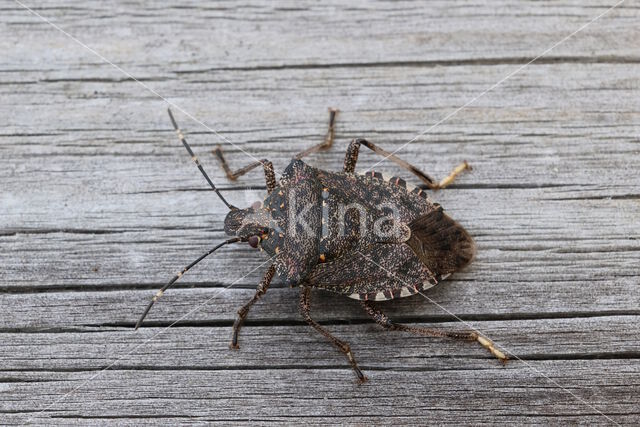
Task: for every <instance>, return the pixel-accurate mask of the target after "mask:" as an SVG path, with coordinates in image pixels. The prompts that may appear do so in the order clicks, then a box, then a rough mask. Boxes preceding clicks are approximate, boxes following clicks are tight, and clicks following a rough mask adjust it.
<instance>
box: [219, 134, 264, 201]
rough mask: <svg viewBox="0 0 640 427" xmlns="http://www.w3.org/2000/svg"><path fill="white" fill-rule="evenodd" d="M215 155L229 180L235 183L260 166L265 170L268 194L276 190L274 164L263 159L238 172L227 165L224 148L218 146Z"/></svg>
mask: <svg viewBox="0 0 640 427" xmlns="http://www.w3.org/2000/svg"><path fill="white" fill-rule="evenodd" d="M213 154H215V155H216V156H217V157H218V159H219V160H220V164H221V165H222V169H224V172H225V173H226V174H227V178H229V179H230V180H231V181H235V180H236V179H238V177H240V176H242V175H244V174H245V173H247V172H249V171H251V170H253V169H255V168H257V167H258V166H262V168H263V169H264V177H265V180H266V182H267V192H269V193H271V192H272V191H273V189H274V188H276V173H275V171H274V170H273V164H272V163H271V162H270V161H269V160H267V159H262V160H258V161H255V162H253V163H250V164H248V165H247V166H245V167H243V168H240V169H238V170H237V171H235V172H234V171H232V170H231V168H230V167H229V164H228V163H227V160H226V159H225V158H224V155H223V154H222V147H221V146H220V145H218V146H217V147H216V148H215V150H213Z"/></svg>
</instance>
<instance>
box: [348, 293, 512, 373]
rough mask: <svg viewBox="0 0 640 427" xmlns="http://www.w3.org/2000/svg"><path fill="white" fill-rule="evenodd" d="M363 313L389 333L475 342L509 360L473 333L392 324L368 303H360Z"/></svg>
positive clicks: (498, 356)
mask: <svg viewBox="0 0 640 427" xmlns="http://www.w3.org/2000/svg"><path fill="white" fill-rule="evenodd" d="M360 302H361V303H362V306H363V307H364V309H365V311H366V312H367V314H369V316H371V317H372V318H373V320H375V321H376V323H377V324H379V325H380V326H382V327H383V328H385V329H387V330H390V331H404V332H411V333H414V334H418V335H424V336H428V337H446V338H453V339H458V340H465V341H477V342H479V343H480V344H481V345H482V346H483V347H484V348H486V349H487V350H489V351H490V352H491V354H493V355H494V356H495V357H496V358H498V359H499V360H500V361H501V362H503V363H504V362H507V360H509V358H508V357H507V356H505V355H504V353H502V352H501V351H500V350H498V349H497V348H495V346H494V344H493V342H491V340H490V339H488V338H485V337H483V336H482V335H480V334H478V333H477V332H475V331H461V332H447V331H439V330H436V329H427V328H421V327H416V326H407V325H403V324H401V323H393V322H392V321H391V320H390V319H389V317H387V315H386V314H384V313H383V312H381V311H380V310H378V309H377V308H375V307H374V306H373V304H372V303H371V302H369V301H360Z"/></svg>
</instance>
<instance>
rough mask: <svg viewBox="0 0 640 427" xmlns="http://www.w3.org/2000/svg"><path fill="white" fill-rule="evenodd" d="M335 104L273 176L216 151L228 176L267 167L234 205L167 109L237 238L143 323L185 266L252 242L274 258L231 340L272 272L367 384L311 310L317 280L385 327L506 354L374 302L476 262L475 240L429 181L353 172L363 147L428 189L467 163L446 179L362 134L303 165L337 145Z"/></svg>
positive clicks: (469, 334) (470, 335)
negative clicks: (317, 163) (262, 189)
mask: <svg viewBox="0 0 640 427" xmlns="http://www.w3.org/2000/svg"><path fill="white" fill-rule="evenodd" d="M336 112H337V111H336V110H330V118H329V131H328V133H327V136H326V138H325V140H324V142H322V143H321V144H318V145H315V146H313V147H311V148H309V149H307V150H305V151H303V152H301V153H299V154H298V155H297V156H295V157H294V159H293V160H292V161H291V163H290V164H289V166H288V167H287V168H286V169H285V171H284V173H283V175H282V177H281V178H280V179H279V180H276V176H275V172H274V169H273V165H272V164H271V162H270V161H268V160H261V161H257V162H254V163H252V164H250V165H248V166H246V167H244V168H242V169H239V170H238V171H236V172H232V171H231V169H230V168H229V166H228V164H227V162H226V161H225V158H224V156H223V154H222V150H221V148H220V147H218V148H217V149H216V150H214V153H215V154H216V155H217V157H218V158H219V160H220V162H221V164H222V167H223V169H224V171H225V172H226V174H227V176H228V177H229V178H230V179H231V180H235V179H237V178H238V177H239V176H241V175H243V174H245V173H247V172H248V171H250V170H252V169H254V168H256V167H259V166H262V167H263V169H264V174H265V177H266V184H267V195H266V196H265V198H264V203H263V204H257V205H256V204H254V205H253V206H251V207H249V208H246V209H239V208H236V207H235V206H233V205H231V204H229V203H228V202H227V201H226V200H225V198H224V197H223V196H222V194H220V192H219V191H218V189H217V188H216V187H215V185H214V184H213V182H212V181H211V179H210V178H209V177H208V175H207V174H206V172H205V171H204V169H203V167H202V165H201V164H200V161H199V160H198V158H197V157H196V156H195V155H194V153H193V151H192V150H191V148H190V147H189V145H188V144H187V141H186V140H185V138H184V136H183V134H182V132H181V131H180V128H179V127H178V125H177V123H176V121H175V119H174V117H173V115H172V113H171V111H170V110H169V117H170V119H171V122H172V124H173V126H174V128H175V130H176V132H177V133H178V137H179V138H180V140H181V142H182V144H183V145H184V146H185V148H186V149H187V151H188V152H189V154H190V155H191V157H192V159H193V160H194V162H195V163H196V165H197V166H198V168H199V169H200V172H201V173H202V174H203V175H204V177H205V178H206V180H207V182H208V183H209V185H210V186H211V187H212V189H213V190H214V191H215V192H216V194H217V195H218V197H219V198H220V199H221V200H222V202H223V203H224V204H225V205H226V206H227V207H228V208H229V213H228V214H227V216H226V218H225V221H224V230H225V232H226V233H227V234H228V235H230V236H233V237H232V238H231V239H229V240H226V241H224V242H222V243H220V244H219V245H217V246H215V247H214V248H213V249H211V250H210V251H208V252H207V253H205V254H204V255H202V256H201V257H200V258H198V259H197V260H196V261H194V262H192V263H191V264H189V265H188V266H187V267H185V268H184V269H183V270H182V271H181V272H180V273H178V274H177V275H176V276H174V277H173V278H172V279H171V281H170V282H169V283H168V284H167V285H165V286H164V287H163V288H162V289H161V290H160V291H159V292H158V293H157V294H156V295H155V296H154V297H153V299H152V300H151V302H150V303H149V305H148V306H147V309H146V310H145V312H144V314H143V315H142V317H141V318H140V320H139V321H138V323H137V325H136V328H138V327H139V326H140V324H141V323H142V321H143V320H144V318H145V316H146V314H147V313H148V312H149V310H150V309H151V306H152V305H153V304H154V302H155V301H156V300H157V299H158V298H159V297H160V296H161V295H162V293H163V292H164V291H165V290H166V289H167V288H168V287H169V286H171V285H172V284H173V283H174V282H175V281H176V280H178V278H180V277H181V276H182V275H183V274H184V273H185V272H186V271H188V270H189V269H190V268H191V267H193V266H194V265H195V264H197V263H198V262H199V261H201V260H202V259H203V258H204V257H206V256H208V255H209V254H211V253H212V252H213V251H215V250H216V249H218V248H220V247H221V246H223V245H226V244H230V243H236V242H247V243H249V245H250V246H251V247H253V248H260V249H261V250H262V251H264V252H266V253H267V254H269V255H271V256H272V260H273V262H272V264H271V265H270V266H269V267H268V268H267V271H266V273H265V274H264V277H263V279H262V281H261V282H260V284H259V285H258V288H257V290H256V293H255V295H254V296H253V298H251V300H249V302H247V303H246V304H245V305H244V306H243V307H242V308H240V310H238V316H237V318H236V321H235V322H234V324H233V336H232V339H231V343H230V347H231V348H233V349H237V348H239V347H238V332H239V331H240V328H241V327H242V323H243V321H244V319H245V318H246V317H247V314H248V313H249V310H250V309H251V306H252V305H253V304H254V303H255V302H256V301H257V300H258V299H259V298H260V297H261V296H262V295H264V294H265V293H266V292H267V289H268V288H269V285H270V283H271V280H272V279H273V278H274V276H276V275H277V276H279V277H280V278H281V279H282V280H283V281H284V283H285V284H288V285H290V286H291V287H294V286H296V287H300V288H301V293H300V312H301V314H302V316H303V318H304V319H305V321H306V322H307V323H309V325H311V326H313V327H314V328H315V329H316V330H317V331H318V332H320V333H321V334H322V335H324V336H325V337H326V338H327V339H328V340H329V341H330V342H331V343H332V344H334V345H335V346H336V347H337V348H338V349H339V350H340V351H341V352H342V353H344V354H345V356H346V357H347V358H348V360H349V363H350V364H351V367H352V368H353V370H354V372H355V374H356V375H357V377H358V380H359V381H360V382H363V381H366V377H365V376H364V375H363V374H362V372H361V371H360V369H359V368H358V365H357V363H356V360H355V358H354V356H353V354H352V352H351V349H350V347H349V344H348V343H346V342H344V341H342V340H340V339H338V338H336V337H334V336H333V335H332V334H331V333H330V332H329V331H328V330H327V329H325V328H324V327H323V326H321V325H320V324H318V323H317V322H316V321H315V320H313V318H312V317H311V315H310V296H311V289H312V288H318V289H324V290H327V291H331V292H334V293H337V294H341V295H345V296H347V297H349V298H353V299H356V300H359V301H360V303H361V304H362V306H363V308H364V310H365V311H366V312H367V313H368V314H369V315H370V316H371V317H372V318H373V320H375V321H376V322H377V323H378V324H379V325H380V326H382V327H383V328H385V329H388V330H398V331H406V332H412V333H415V334H420V335H426V336H435V337H449V338H454V339H461V340H469V341H477V342H479V343H480V344H481V345H482V346H484V347H486V348H487V349H488V350H489V351H490V352H491V353H492V354H493V355H494V356H496V357H497V358H498V359H500V360H502V361H506V360H507V358H506V356H505V355H504V354H503V353H502V352H500V351H499V350H498V349H496V348H495V347H494V345H493V343H492V342H491V341H490V340H489V339H487V338H485V337H482V336H481V335H479V334H478V333H476V332H475V331H463V332H446V331H440V330H433V329H427V328H422V327H414V326H407V325H402V324H398V323H394V322H392V321H391V320H390V319H389V318H388V317H387V316H386V315H385V314H384V313H382V312H381V311H380V310H379V309H377V308H376V307H375V305H374V303H373V302H374V301H381V300H390V299H394V298H402V297H407V296H411V295H415V294H417V293H421V292H422V291H424V290H426V289H428V288H431V287H433V286H435V285H436V284H438V283H439V282H440V281H442V280H443V279H445V278H446V277H448V276H449V275H451V274H452V273H453V272H455V271H456V270H458V269H460V268H462V267H464V266H466V265H467V264H469V262H471V260H472V258H473V256H474V253H475V245H474V242H473V239H472V238H471V236H470V235H469V233H467V231H466V230H465V229H464V228H463V227H462V226H461V225H460V224H458V223H457V222H456V221H454V220H453V219H451V218H450V217H449V216H448V215H447V214H446V213H444V211H443V209H442V207H441V206H440V205H438V204H437V203H434V202H432V201H431V200H429V198H428V197H427V195H426V193H425V191H424V190H423V189H422V188H419V187H415V186H412V185H410V184H409V183H407V182H406V181H405V180H403V179H402V178H399V177H392V178H387V177H385V176H383V175H381V174H379V173H377V172H367V173H365V174H356V173H355V166H356V162H357V159H358V153H359V150H360V147H362V146H364V147H367V148H369V149H370V150H372V151H374V152H375V153H377V154H380V155H383V156H385V157H386V158H388V159H390V160H392V161H393V162H395V163H396V164H397V165H399V166H401V167H402V168H404V169H407V170H408V171H409V172H411V173H412V174H414V175H416V176H417V177H418V178H420V180H421V181H422V182H423V183H424V184H425V185H426V188H428V189H431V190H437V189H440V188H444V187H446V186H447V185H448V184H450V183H451V182H452V181H453V180H454V179H455V177H456V176H457V175H458V174H459V173H461V172H462V171H464V170H465V169H470V167H469V165H468V164H467V163H466V162H464V163H463V164H461V165H460V166H458V167H457V168H456V169H454V171H453V172H452V173H451V174H450V175H449V176H448V177H446V178H445V179H443V180H442V181H440V182H439V183H438V182H436V181H434V180H433V179H432V178H430V177H429V176H428V175H427V174H425V173H423V172H421V171H420V170H418V169H417V168H416V167H414V166H412V165H411V164H409V163H407V162H406V161H404V160H401V159H400V158H398V157H396V156H395V155H393V154H392V153H388V152H387V151H385V150H383V149H381V148H379V147H378V146H376V145H374V144H372V143H371V142H369V141H367V140H364V139H356V140H354V141H352V142H351V143H350V144H349V147H348V148H347V153H346V157H345V161H344V168H343V171H342V172H329V171H325V170H321V169H317V168H314V167H311V166H309V165H307V164H306V163H304V162H303V161H302V160H301V158H303V157H304V156H306V155H308V154H311V153H314V152H316V151H320V150H323V149H327V148H329V147H331V145H332V144H333V137H334V122H335V117H336Z"/></svg>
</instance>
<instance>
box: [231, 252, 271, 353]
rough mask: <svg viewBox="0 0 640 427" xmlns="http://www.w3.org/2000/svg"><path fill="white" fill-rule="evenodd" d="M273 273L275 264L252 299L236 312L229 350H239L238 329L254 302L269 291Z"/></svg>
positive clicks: (265, 275)
mask: <svg viewBox="0 0 640 427" xmlns="http://www.w3.org/2000/svg"><path fill="white" fill-rule="evenodd" d="M275 272H276V266H275V264H272V265H271V266H270V267H269V269H268V270H267V271H266V273H265V274H264V277H263V278H262V281H261V282H260V284H259V285H258V289H256V293H255V294H254V295H253V297H252V298H251V299H250V300H249V302H248V303H246V304H245V305H243V306H242V307H241V308H240V310H238V317H236V321H235V322H233V337H232V338H231V343H230V344H229V348H232V349H234V350H237V349H239V348H240V346H239V345H238V332H240V328H241V327H242V324H243V323H244V319H246V318H247V314H249V310H250V309H251V306H252V305H253V304H255V303H256V301H258V300H259V299H260V297H261V296H262V295H264V294H265V293H266V292H267V289H269V285H270V284H271V280H272V279H273V275H274V274H275Z"/></svg>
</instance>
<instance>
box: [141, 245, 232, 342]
mask: <svg viewBox="0 0 640 427" xmlns="http://www.w3.org/2000/svg"><path fill="white" fill-rule="evenodd" d="M240 240H242V239H240V238H239V237H234V238H233V239H229V240H225V241H224V242H222V243H220V244H218V245H216V246H215V247H214V248H212V249H209V250H208V251H207V252H205V253H204V254H202V255H201V256H200V257H199V258H198V259H196V260H195V261H193V262H192V263H191V264H189V265H188V266H186V267H185V268H183V269H182V270H181V271H180V272H179V273H178V274H176V275H175V276H173V278H172V279H171V280H169V283H167V284H166V285H164V286H163V287H162V289H160V290H159V291H158V292H157V293H156V294H155V295H154V296H153V298H151V302H150V303H149V305H148V306H147V308H146V309H145V310H144V313H142V316H140V319H139V320H138V323H136V330H137V329H138V328H139V327H140V325H141V324H142V321H143V320H144V318H145V317H147V314H148V313H149V310H151V307H153V304H154V303H155V302H156V301H158V299H159V298H160V297H161V296H162V294H164V291H166V290H167V289H168V288H169V287H170V286H171V285H173V284H174V283H175V282H176V280H178V279H179V278H181V277H182V276H183V275H184V273H186V272H187V271H189V269H190V268H191V267H193V266H194V265H196V264H197V263H199V262H200V261H202V260H203V259H205V258H206V257H208V256H209V255H211V254H212V253H213V252H215V251H216V250H217V249H219V248H221V247H223V246H224V245H228V244H229V243H236V242H239V241H240Z"/></svg>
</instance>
